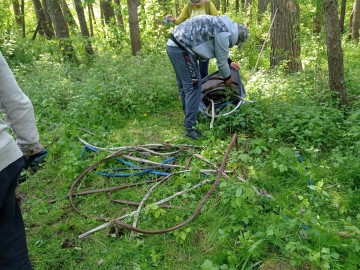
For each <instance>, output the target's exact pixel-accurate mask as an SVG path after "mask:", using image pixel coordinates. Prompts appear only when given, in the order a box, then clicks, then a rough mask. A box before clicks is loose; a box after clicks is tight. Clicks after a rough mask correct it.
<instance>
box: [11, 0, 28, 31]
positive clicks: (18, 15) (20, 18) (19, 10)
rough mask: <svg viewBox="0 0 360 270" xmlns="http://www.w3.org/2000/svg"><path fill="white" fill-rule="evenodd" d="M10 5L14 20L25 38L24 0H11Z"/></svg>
mask: <svg viewBox="0 0 360 270" xmlns="http://www.w3.org/2000/svg"><path fill="white" fill-rule="evenodd" d="M12 6H13V11H14V16H15V22H16V24H17V25H18V26H19V27H20V28H21V30H22V37H23V38H25V17H24V8H25V5H24V0H21V2H20V3H19V0H12Z"/></svg>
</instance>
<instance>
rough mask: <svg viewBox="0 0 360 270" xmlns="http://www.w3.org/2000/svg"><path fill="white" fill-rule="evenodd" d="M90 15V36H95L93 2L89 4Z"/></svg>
mask: <svg viewBox="0 0 360 270" xmlns="http://www.w3.org/2000/svg"><path fill="white" fill-rule="evenodd" d="M87 6H88V15H89V25H90V37H93V36H94V27H93V20H92V18H93V16H92V15H91V14H92V12H91V10H92V4H88V5H87Z"/></svg>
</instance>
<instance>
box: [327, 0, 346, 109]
mask: <svg viewBox="0 0 360 270" xmlns="http://www.w3.org/2000/svg"><path fill="white" fill-rule="evenodd" d="M324 14H325V29H326V46H327V56H328V68H329V86H330V89H331V90H333V91H334V93H335V94H336V96H337V98H338V99H339V100H340V102H341V104H342V105H347V104H348V100H347V96H346V91H345V80H344V62H343V52H342V47H341V33H340V27H339V17H338V4H337V0H324Z"/></svg>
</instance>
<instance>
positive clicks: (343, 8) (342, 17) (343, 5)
mask: <svg viewBox="0 0 360 270" xmlns="http://www.w3.org/2000/svg"><path fill="white" fill-rule="evenodd" d="M345 14H346V0H341V11H340V31H341V33H344V22H345Z"/></svg>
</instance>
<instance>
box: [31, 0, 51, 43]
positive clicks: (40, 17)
mask: <svg viewBox="0 0 360 270" xmlns="http://www.w3.org/2000/svg"><path fill="white" fill-rule="evenodd" d="M33 4H34V8H35V14H36V18H37V21H38V24H40V33H41V34H44V35H45V37H46V38H47V39H52V38H53V37H54V36H55V33H54V28H53V26H52V22H51V21H48V19H49V16H46V14H45V10H44V9H43V7H42V5H41V3H40V0H33Z"/></svg>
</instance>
